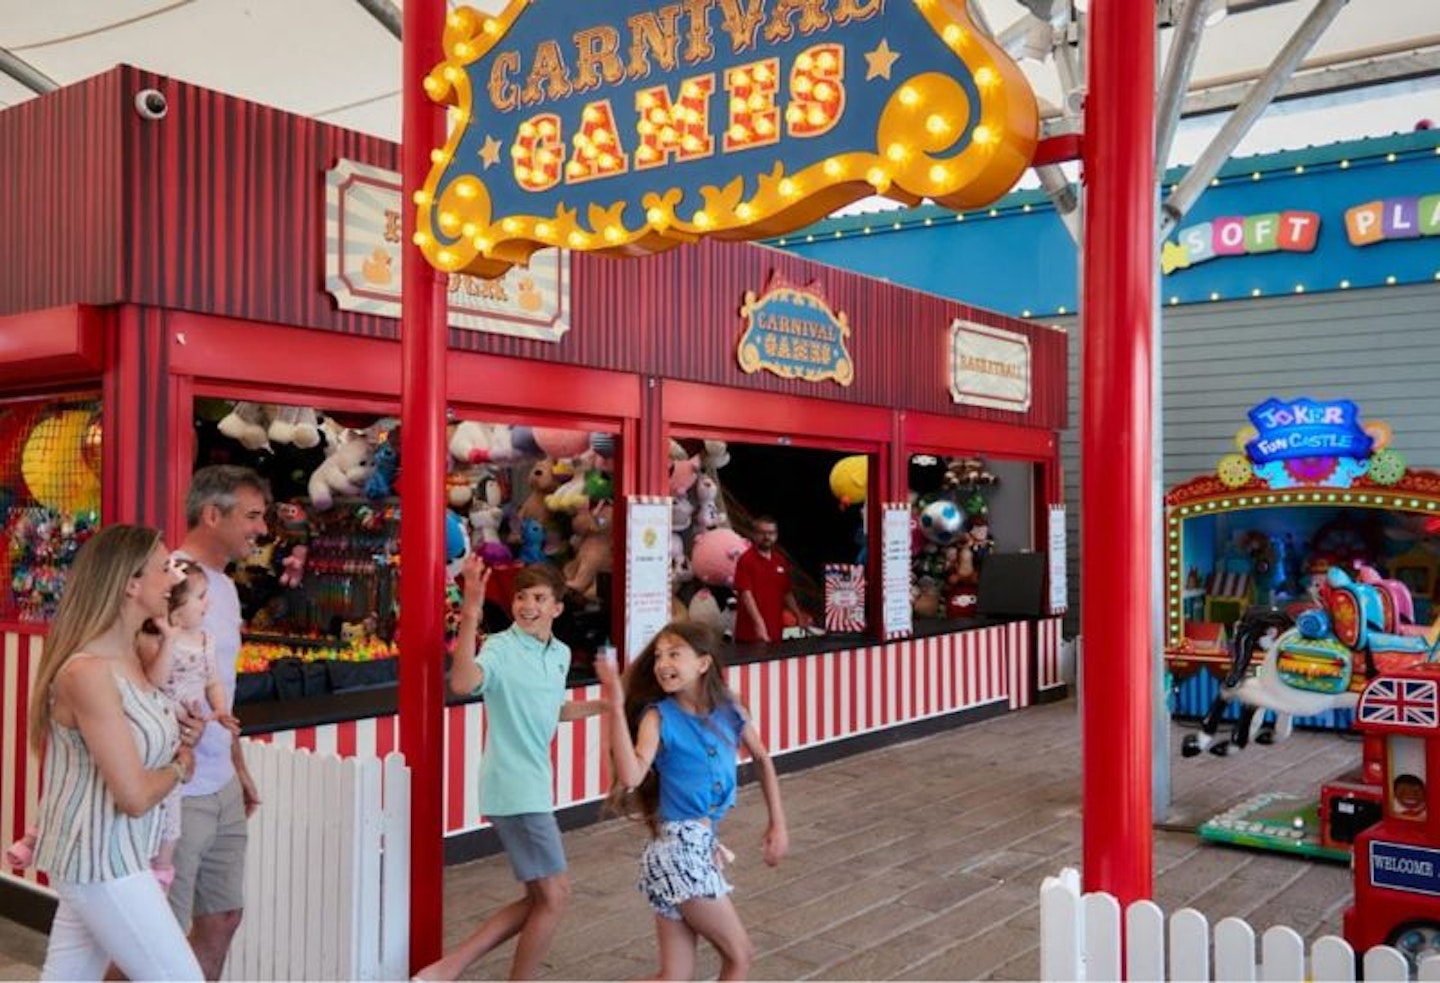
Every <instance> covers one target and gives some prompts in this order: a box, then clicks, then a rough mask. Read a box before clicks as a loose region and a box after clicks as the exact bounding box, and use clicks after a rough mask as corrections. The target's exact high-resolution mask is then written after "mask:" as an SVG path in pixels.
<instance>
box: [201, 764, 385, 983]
mask: <svg viewBox="0 0 1440 983" xmlns="http://www.w3.org/2000/svg"><path fill="white" fill-rule="evenodd" d="M244 749H245V760H246V762H247V763H248V764H249V766H250V772H251V774H252V775H253V776H254V777H255V784H256V786H257V791H258V792H259V795H260V802H261V807H260V809H259V811H257V812H256V814H255V817H254V818H253V819H252V820H251V822H250V843H249V848H248V850H247V853H246V858H245V898H246V903H245V917H244V920H243V921H242V922H241V923H240V930H239V931H238V932H237V933H236V935H235V941H234V944H233V946H232V947H231V950H230V959H229V961H228V962H227V964H226V967H225V978H226V979H230V980H375V979H382V980H394V979H405V978H407V977H408V976H409V949H410V918H409V905H410V854H409V849H410V847H409V844H410V770H409V769H408V768H407V767H406V766H405V759H404V758H403V757H402V756H401V755H399V754H391V755H389V756H387V757H386V758H385V759H384V760H383V761H381V760H379V759H376V758H344V759H342V758H338V757H335V756H334V755H329V754H311V753H310V752H309V751H295V750H291V749H288V748H277V747H274V746H272V745H269V744H263V743H258V742H254V741H246V742H244Z"/></svg>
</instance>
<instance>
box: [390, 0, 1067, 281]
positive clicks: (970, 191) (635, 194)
mask: <svg viewBox="0 0 1440 983" xmlns="http://www.w3.org/2000/svg"><path fill="white" fill-rule="evenodd" d="M443 46H444V51H445V61H444V62H443V63H441V64H440V65H437V66H436V67H435V69H434V70H433V71H432V72H431V73H430V74H429V75H428V76H427V77H426V79H425V88H426V91H427V92H428V93H429V94H430V96H431V98H433V99H435V100H437V101H440V102H445V103H448V104H449V105H451V106H452V107H454V108H453V110H452V113H451V118H452V123H453V126H452V130H451V133H450V136H449V138H448V139H447V141H446V143H445V146H444V147H441V148H437V149H436V150H435V151H434V153H433V154H432V156H433V158H434V160H435V164H434V167H433V168H432V170H431V173H430V177H429V179H428V180H427V182H426V184H425V187H424V189H423V190H422V191H420V192H418V193H417V195H416V198H417V200H416V206H417V208H418V210H419V212H418V221H417V225H416V228H417V232H416V240H417V243H418V244H419V245H420V247H421V248H422V250H423V251H424V253H425V255H426V257H427V258H428V259H429V261H430V262H431V263H432V264H434V265H435V266H436V267H438V268H439V269H442V270H445V271H447V272H467V273H474V274H478V275H480V276H497V275H499V274H501V273H503V272H504V271H505V270H506V269H508V268H509V267H510V266H512V265H513V264H516V263H524V262H525V261H526V260H527V259H528V258H529V256H530V255H531V254H532V253H533V252H535V251H536V250H538V249H542V248H544V247H547V246H556V247H560V248H564V249H573V250H579V251H587V252H602V253H613V254H617V255H634V254H643V253H652V252H658V251H660V250H663V249H668V248H670V247H672V246H675V245H677V244H679V243H682V242H693V241H695V240H696V239H698V238H700V237H702V236H716V237H720V238H728V239H753V238H760V237H763V236H771V235H776V234H779V233H781V232H786V231H789V230H791V229H794V228H798V227H800V226H802V225H806V224H808V223H810V222H813V221H815V220H816V219H818V218H820V217H822V216H824V215H826V214H828V213H829V212H830V211H832V210H834V209H835V208H838V207H840V206H841V205H844V204H847V203H848V202H851V201H855V200H858V199H860V198H862V197H865V196H867V195H871V194H876V193H879V194H885V195H889V196H891V197H893V198H896V199H899V200H902V201H907V202H916V201H918V200H919V199H921V198H930V199H932V200H934V201H936V202H939V203H940V204H943V205H946V206H949V207H953V208H969V207H974V206H977V205H983V204H987V203H989V202H990V201H993V200H994V199H996V198H998V197H999V196H1001V195H1002V194H1004V193H1005V192H1006V191H1007V190H1009V189H1010V187H1011V186H1012V185H1013V184H1014V182H1015V180H1016V179H1017V178H1018V177H1019V176H1020V175H1021V174H1022V173H1023V172H1024V170H1025V168H1026V167H1027V166H1028V165H1029V162H1030V158H1031V156H1032V154H1033V153H1034V149H1035V144H1036V140H1037V135H1038V131H1039V121H1038V115H1037V112H1036V105H1035V97H1034V95H1033V94H1032V93H1031V92H1030V89H1029V87H1028V86H1027V84H1026V82H1025V79H1024V76H1023V75H1022V74H1021V72H1020V70H1019V69H1018V68H1017V67H1016V66H1015V64H1014V63H1013V62H1011V61H1010V60H1009V58H1008V57H1006V56H1005V54H1004V53H1003V52H1002V51H1001V50H1000V49H999V48H998V47H996V46H995V45H994V44H993V42H991V41H990V39H989V38H987V37H985V36H984V35H982V34H981V33H980V32H979V31H978V30H977V29H976V28H975V25H974V24H973V23H972V22H971V21H970V19H969V15H968V14H967V13H966V10H965V4H964V0H678V2H672V3H667V4H662V3H658V2H656V0H607V2H605V3H595V2H594V0H512V2H511V4H510V5H509V6H508V7H507V8H506V9H505V11H504V12H503V13H501V14H498V15H495V16H493V17H492V16H488V15H486V14H482V13H479V12H477V11H475V10H473V9H470V8H460V9H458V10H455V11H453V12H452V13H451V14H450V15H449V17H448V18H447V20H446V26H445V34H444V38H443Z"/></svg>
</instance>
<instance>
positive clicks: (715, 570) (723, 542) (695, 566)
mask: <svg viewBox="0 0 1440 983" xmlns="http://www.w3.org/2000/svg"><path fill="white" fill-rule="evenodd" d="M749 548H750V541H749V540H748V539H746V538H745V537H744V536H741V535H740V534H739V533H737V532H735V530H733V529H711V530H708V531H707V532H702V533H700V534H699V535H698V536H696V537H695V543H694V545H693V547H692V548H691V550H690V567H691V569H692V570H694V571H695V577H696V579H698V580H699V581H700V582H701V583H703V584H708V585H709V586H711V587H733V586H734V585H735V565H736V564H737V563H739V562H740V554H741V553H744V552H745V551H746V550H747V549H749Z"/></svg>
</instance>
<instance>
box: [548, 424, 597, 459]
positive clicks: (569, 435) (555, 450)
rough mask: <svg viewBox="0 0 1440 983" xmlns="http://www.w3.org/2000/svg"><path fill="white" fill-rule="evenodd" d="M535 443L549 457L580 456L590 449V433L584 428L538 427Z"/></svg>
mask: <svg viewBox="0 0 1440 983" xmlns="http://www.w3.org/2000/svg"><path fill="white" fill-rule="evenodd" d="M535 443H537V444H539V445H540V450H541V451H543V452H544V453H545V455H546V456H547V457H553V458H555V459H556V460H560V459H562V458H567V457H579V456H580V455H581V454H584V453H585V452H586V451H588V450H589V449H590V435H589V434H588V433H586V432H585V431H584V430H563V429H559V428H556V427H536V428H535Z"/></svg>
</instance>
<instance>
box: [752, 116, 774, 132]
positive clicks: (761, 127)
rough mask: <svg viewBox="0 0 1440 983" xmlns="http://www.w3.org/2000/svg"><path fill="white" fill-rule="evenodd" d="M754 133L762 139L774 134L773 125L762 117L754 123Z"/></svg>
mask: <svg viewBox="0 0 1440 983" xmlns="http://www.w3.org/2000/svg"><path fill="white" fill-rule="evenodd" d="M755 132H756V133H758V134H760V135H761V136H762V137H768V136H769V135H770V134H772V133H774V132H775V124H774V123H772V122H770V121H769V120H768V119H766V118H765V117H763V116H762V117H760V118H759V119H757V120H756V121H755Z"/></svg>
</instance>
